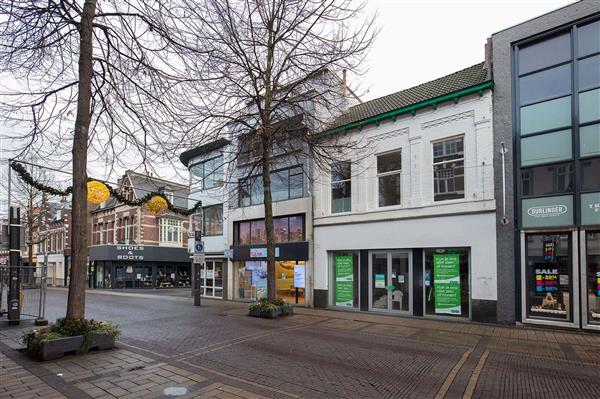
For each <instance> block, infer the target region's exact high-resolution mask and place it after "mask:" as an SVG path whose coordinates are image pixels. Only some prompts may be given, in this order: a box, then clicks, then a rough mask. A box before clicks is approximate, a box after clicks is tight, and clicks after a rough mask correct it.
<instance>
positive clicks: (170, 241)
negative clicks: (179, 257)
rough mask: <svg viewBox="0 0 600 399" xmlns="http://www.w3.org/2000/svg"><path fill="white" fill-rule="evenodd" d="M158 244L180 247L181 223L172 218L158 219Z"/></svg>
mask: <svg viewBox="0 0 600 399" xmlns="http://www.w3.org/2000/svg"><path fill="white" fill-rule="evenodd" d="M158 242H159V245H162V246H171V247H180V246H182V242H183V222H182V221H181V220H177V219H172V218H160V219H159V223H158Z"/></svg>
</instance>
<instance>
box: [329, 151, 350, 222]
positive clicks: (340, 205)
mask: <svg viewBox="0 0 600 399" xmlns="http://www.w3.org/2000/svg"><path fill="white" fill-rule="evenodd" d="M351 177H352V164H351V163H350V162H347V161H344V162H339V163H337V164H336V165H334V166H333V167H332V168H331V213H340V212H350V211H351V210H352V182H351V180H350V179H351Z"/></svg>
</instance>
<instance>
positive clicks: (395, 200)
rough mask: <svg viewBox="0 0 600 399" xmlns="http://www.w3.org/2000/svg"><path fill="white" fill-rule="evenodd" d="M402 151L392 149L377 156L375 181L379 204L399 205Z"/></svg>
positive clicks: (382, 205)
mask: <svg viewBox="0 0 600 399" xmlns="http://www.w3.org/2000/svg"><path fill="white" fill-rule="evenodd" d="M401 177H402V153H401V151H394V152H390V153H387V154H383V155H379V156H378V157H377V182H378V186H379V206H380V207H384V206H392V205H400V203H401V187H400V185H401V181H402V179H401Z"/></svg>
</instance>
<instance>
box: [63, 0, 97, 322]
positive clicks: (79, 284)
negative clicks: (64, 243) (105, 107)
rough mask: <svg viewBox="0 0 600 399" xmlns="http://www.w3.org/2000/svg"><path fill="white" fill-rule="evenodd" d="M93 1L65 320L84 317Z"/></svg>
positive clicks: (83, 66) (82, 73)
mask: <svg viewBox="0 0 600 399" xmlns="http://www.w3.org/2000/svg"><path fill="white" fill-rule="evenodd" d="M95 14H96V0H86V1H85V3H84V5H83V13H82V14H81V25H80V28H79V35H80V38H79V39H80V41H79V92H78V94H77V116H76V118H75V132H74V136H73V210H72V218H71V225H72V234H71V256H72V258H71V279H70V284H69V297H68V301H67V319H79V318H83V317H85V287H86V275H87V219H88V209H87V150H88V135H89V132H88V130H89V128H90V102H91V98H92V74H93V69H92V68H93V67H92V30H93V26H92V23H93V21H94V15H95Z"/></svg>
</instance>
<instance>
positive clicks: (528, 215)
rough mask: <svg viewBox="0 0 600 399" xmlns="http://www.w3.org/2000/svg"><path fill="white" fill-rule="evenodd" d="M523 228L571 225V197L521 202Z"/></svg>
mask: <svg viewBox="0 0 600 399" xmlns="http://www.w3.org/2000/svg"><path fill="white" fill-rule="evenodd" d="M521 205H522V206H521V208H522V215H521V218H522V225H523V227H554V226H571V225H573V196H572V195H561V196H557V197H543V198H528V199H524V200H522V203H521Z"/></svg>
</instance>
